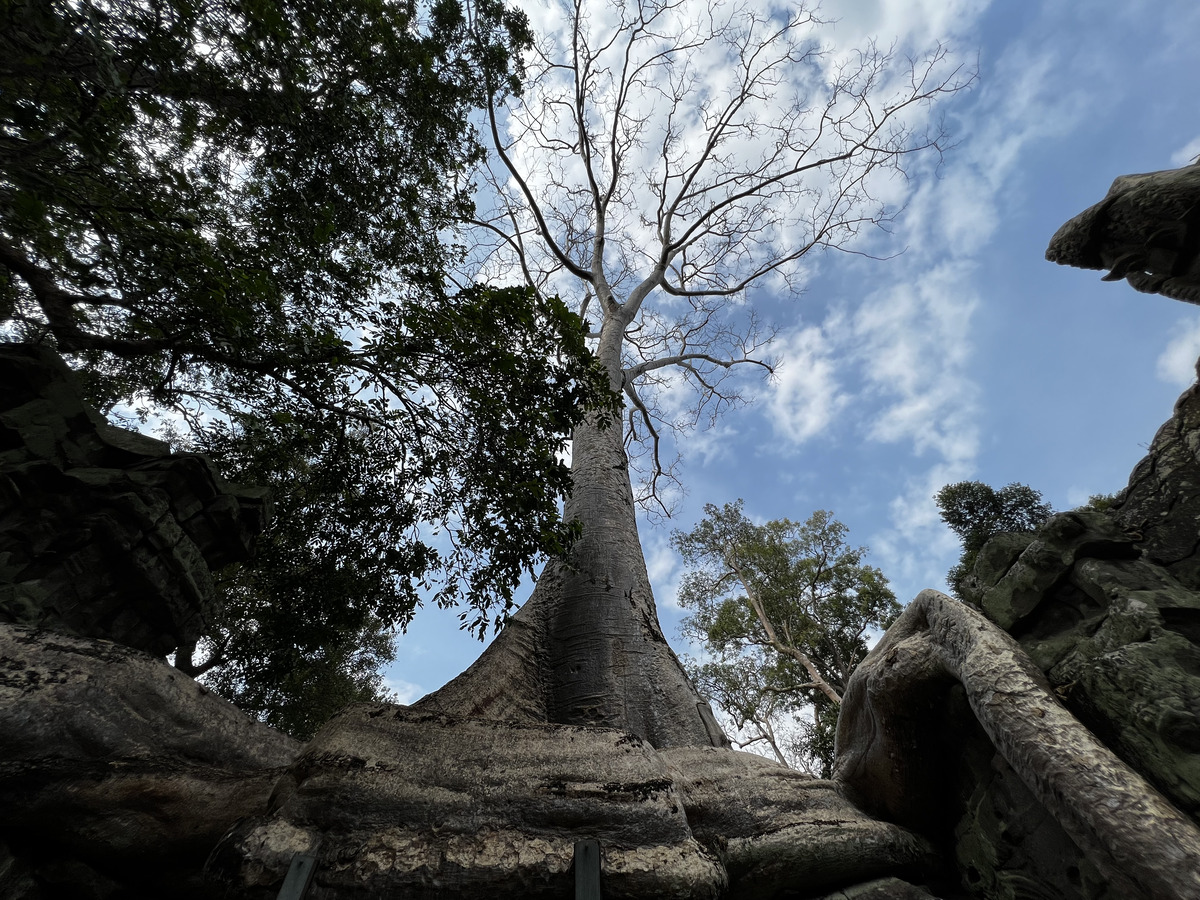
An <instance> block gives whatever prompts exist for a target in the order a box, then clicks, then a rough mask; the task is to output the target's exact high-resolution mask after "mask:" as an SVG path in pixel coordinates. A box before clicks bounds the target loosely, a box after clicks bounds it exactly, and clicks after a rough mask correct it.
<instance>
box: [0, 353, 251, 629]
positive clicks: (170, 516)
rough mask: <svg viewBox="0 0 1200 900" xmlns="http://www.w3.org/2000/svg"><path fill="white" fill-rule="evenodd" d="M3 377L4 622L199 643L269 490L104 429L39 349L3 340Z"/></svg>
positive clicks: (0, 525) (57, 364)
mask: <svg viewBox="0 0 1200 900" xmlns="http://www.w3.org/2000/svg"><path fill="white" fill-rule="evenodd" d="M0 385H3V386H4V387H3V390H2V391H0V622H13V623H17V624H21V625H30V626H41V627H46V628H52V629H54V630H56V631H61V632H68V633H71V634H78V635H81V636H85V637H100V638H106V639H109V640H114V641H118V642H120V643H122V644H126V645H128V646H131V647H138V648H140V649H143V650H149V651H151V652H156V653H168V652H170V651H171V650H173V649H174V648H175V647H177V646H179V645H180V644H182V643H187V642H189V641H194V640H195V639H196V638H197V637H198V636H199V634H200V629H201V624H202V621H203V618H204V616H205V615H206V614H208V613H209V612H210V604H211V603H212V602H213V585H212V577H211V574H210V573H211V571H212V570H215V569H218V568H220V567H222V566H225V565H227V564H229V563H231V562H236V561H238V560H242V559H246V558H248V556H249V554H250V551H251V547H252V544H253V541H254V537H255V536H256V535H257V534H258V533H259V531H261V530H262V527H263V525H264V523H265V520H266V515H267V504H266V501H265V492H263V491H261V490H258V489H253V488H242V487H237V486H234V485H231V484H229V483H228V482H226V481H225V480H224V479H223V478H221V476H220V475H218V474H217V472H216V469H215V468H214V467H213V466H212V464H211V463H209V462H208V460H206V459H204V457H202V456H198V455H195V454H172V453H171V452H170V449H169V448H168V447H167V445H166V444H164V443H162V442H161V441H156V440H153V439H151V438H148V437H146V436H144V435H141V434H137V433H135V432H131V431H125V430H124V429H121V428H116V427H114V426H112V425H109V424H108V423H107V422H106V421H105V420H104V418H103V417H102V416H101V415H100V414H99V413H97V412H96V411H95V410H93V409H91V408H90V407H88V406H87V405H86V404H85V403H84V402H83V400H82V397H81V394H80V390H79V387H78V385H77V384H76V383H75V378H74V375H73V374H72V373H71V372H70V370H69V369H68V368H67V367H66V365H65V364H64V363H63V362H62V360H61V359H59V358H58V357H57V356H56V355H55V354H53V353H51V352H49V351H47V350H42V349H39V348H37V347H30V346H26V345H17V344H0Z"/></svg>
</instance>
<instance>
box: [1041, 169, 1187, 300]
mask: <svg viewBox="0 0 1200 900" xmlns="http://www.w3.org/2000/svg"><path fill="white" fill-rule="evenodd" d="M1046 258H1047V259H1048V260H1050V261H1051V262H1056V263H1060V264H1062V265H1067V266H1079V267H1080V268H1084V269H1108V270H1109V271H1108V274H1107V275H1105V276H1104V280H1105V281H1116V280H1118V279H1121V278H1124V279H1125V280H1126V281H1128V282H1129V284H1130V285H1132V286H1133V287H1134V288H1135V289H1136V290H1139V291H1143V292H1145V293H1154V294H1163V295H1165V296H1167V297H1173V298H1175V299H1176V300H1185V301H1187V302H1188V303H1200V163H1193V164H1192V165H1190V166H1185V167H1183V168H1182V169H1168V170H1165V171H1162V172H1149V173H1146V174H1144V175H1122V176H1121V177H1120V178H1117V179H1116V180H1115V181H1113V183H1112V187H1111V188H1109V190H1108V194H1107V195H1106V196H1105V198H1104V199H1103V200H1102V201H1100V202H1099V203H1097V204H1096V205H1095V206H1092V207H1090V208H1089V209H1086V210H1084V211H1083V212H1082V213H1080V214H1079V215H1077V216H1076V217H1075V218H1073V219H1071V220H1070V221H1069V222H1067V223H1066V224H1065V225H1063V226H1062V228H1060V229H1059V230H1058V231H1057V232H1056V233H1055V235H1054V237H1053V238H1052V239H1051V241H1050V246H1049V248H1048V249H1047V250H1046Z"/></svg>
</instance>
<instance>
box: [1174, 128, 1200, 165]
mask: <svg viewBox="0 0 1200 900" xmlns="http://www.w3.org/2000/svg"><path fill="white" fill-rule="evenodd" d="M1197 157H1200V135H1196V137H1194V138H1192V139H1191V140H1190V141H1188V142H1187V143H1186V144H1184V145H1183V146H1182V147H1180V148H1179V149H1178V150H1176V151H1175V152H1174V153H1172V154H1171V165H1173V166H1186V165H1188V164H1189V163H1192V162H1195V161H1196V159H1197Z"/></svg>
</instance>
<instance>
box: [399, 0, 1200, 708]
mask: <svg viewBox="0 0 1200 900" xmlns="http://www.w3.org/2000/svg"><path fill="white" fill-rule="evenodd" d="M822 14H823V16H824V17H826V18H831V19H833V18H836V19H838V20H839V21H838V23H837V25H835V26H833V29H832V31H833V38H832V39H833V40H834V41H835V42H837V43H838V44H839V45H846V46H851V45H859V44H861V43H862V41H863V39H864V38H866V37H868V36H874V37H875V38H876V39H877V40H878V41H879V43H881V44H884V45H887V44H891V43H893V42H896V43H897V45H898V47H900V48H901V49H903V48H904V47H907V46H914V45H915V46H928V44H930V43H931V42H932V41H934V40H942V41H945V42H946V43H947V44H948V45H949V46H951V47H952V48H953V49H954V50H955V52H956V53H958V54H959V55H960V56H961V57H962V58H963V59H964V60H965V61H967V62H968V63H969V64H977V68H978V73H979V77H978V81H977V82H976V83H975V85H974V86H973V88H972V89H971V90H970V91H968V92H965V93H962V94H959V95H957V96H955V97H954V98H952V99H951V100H950V101H948V102H947V103H945V104H943V106H942V111H943V112H944V113H945V114H946V117H947V123H948V125H949V127H950V130H951V132H952V134H953V137H954V138H955V139H956V141H957V146H956V147H955V148H954V149H953V150H952V151H951V152H950V153H949V154H947V156H946V158H945V159H944V161H943V163H942V165H941V167H940V168H939V169H938V170H937V171H932V170H928V171H919V172H917V173H915V177H914V179H913V181H912V182H911V183H910V184H909V186H908V194H907V198H906V199H907V204H906V208H905V210H904V212H903V214H902V215H901V217H900V219H899V220H898V221H897V223H896V225H895V227H894V229H893V234H892V235H891V236H890V237H889V238H888V239H887V241H886V242H885V243H880V244H878V245H873V249H877V252H888V253H894V252H896V251H898V250H903V251H904V252H903V253H902V254H900V255H899V256H897V257H895V258H893V259H890V260H887V261H879V260H871V259H866V258H864V257H861V256H855V255H849V254H837V253H834V254H826V255H825V256H824V257H823V258H822V259H820V260H819V261H818V262H817V264H816V266H815V267H814V269H813V271H812V273H811V277H810V278H809V279H808V281H807V284H806V286H805V290H804V293H803V295H802V296H800V297H798V298H792V297H782V296H777V295H775V294H773V293H772V292H771V291H770V290H768V289H760V290H758V291H755V292H753V293H752V294H751V295H750V296H749V298H748V299H749V300H750V302H752V303H754V304H755V305H756V307H757V308H759V309H761V310H763V311H764V312H766V313H768V314H769V315H770V316H771V317H772V318H773V319H774V321H775V322H776V324H777V325H779V326H780V328H781V334H780V340H779V343H778V344H777V346H776V348H775V352H776V354H777V355H779V356H780V357H781V359H782V361H783V363H782V365H781V366H780V368H779V372H778V377H777V378H776V379H775V380H774V381H773V382H771V383H766V384H758V383H754V384H752V385H751V387H750V390H751V392H752V393H753V394H754V395H755V397H756V399H755V402H754V403H752V404H751V405H749V406H747V407H745V408H742V409H738V410H734V411H732V412H730V413H728V414H726V415H725V416H724V417H723V418H722V419H721V420H720V421H719V422H718V424H717V425H716V426H715V427H714V428H713V429H710V430H708V431H702V432H697V433H695V434H693V435H691V437H690V438H688V439H686V440H685V441H684V442H683V443H682V444H681V446H680V449H681V451H682V453H683V461H682V468H681V481H682V484H683V485H684V487H685V488H686V494H685V495H684V496H683V497H682V498H681V500H680V502H679V504H678V508H677V509H676V510H675V513H674V518H673V519H672V520H669V521H667V522H665V523H657V524H656V523H651V522H647V521H643V522H642V523H641V529H642V531H641V535H642V543H643V546H644V548H645V551H646V556H647V561H648V564H649V567H650V573H651V578H652V581H653V583H654V586H655V593H656V598H657V600H658V606H659V616H660V618H661V620H662V625H663V629H664V631H665V632H666V634H667V636H668V638H669V639H670V640H671V641H672V643H673V645H674V646H675V647H676V649H677V650H686V649H687V648H685V647H684V646H683V645H682V642H681V641H680V639H679V638H678V636H677V633H676V631H677V627H678V622H679V620H680V617H681V615H682V613H681V612H680V610H679V609H678V608H677V606H676V605H675V602H674V596H675V585H676V584H677V582H678V579H679V577H680V575H681V574H682V573H681V569H680V561H679V560H678V559H677V557H676V556H675V555H674V553H673V552H672V551H671V549H670V546H669V539H670V532H671V530H672V528H681V529H689V528H691V527H692V525H694V524H695V522H696V521H697V520H698V519H699V518H700V516H701V515H702V509H703V506H704V504H705V503H716V504H723V503H727V502H732V501H733V500H736V499H737V498H739V497H740V498H743V499H744V500H745V505H746V512H747V514H749V515H750V516H752V517H753V518H756V519H760V520H766V519H775V518H784V517H786V518H791V519H794V520H800V521H803V520H804V519H805V518H807V517H808V515H809V514H810V513H811V512H812V511H813V510H815V509H829V510H832V511H833V512H834V514H835V515H836V516H837V517H838V518H839V519H841V520H842V521H843V522H845V523H846V524H847V525H848V526H849V529H850V540H851V542H853V543H855V544H865V545H867V546H869V547H870V548H871V554H870V557H869V559H870V561H871V562H872V563H873V564H874V565H877V566H879V567H880V568H882V569H883V571H884V573H885V574H886V575H887V576H888V577H889V579H890V580H891V582H892V586H893V589H894V590H895V591H896V594H897V596H898V597H899V598H900V599H901V600H902V601H904V602H906V601H907V600H909V599H911V598H912V597H913V596H915V595H916V593H917V592H918V591H920V590H921V589H922V588H926V587H934V588H944V575H945V572H946V570H947V569H948V568H949V567H950V566H951V565H952V564H953V563H954V562H955V561H956V559H957V557H958V545H957V543H956V541H955V539H954V537H953V535H951V534H950V533H949V531H948V530H947V529H945V528H944V526H942V525H941V523H940V521H939V519H938V517H937V511H936V508H935V507H934V505H933V501H932V494H933V493H934V491H936V490H937V489H938V488H939V487H941V486H942V485H943V484H946V483H948V482H952V481H960V480H964V479H977V480H981V481H985V482H988V483H990V484H993V485H995V486H1000V485H1003V484H1007V483H1009V482H1012V481H1020V482H1024V483H1026V484H1029V485H1031V486H1033V487H1035V488H1037V489H1039V490H1041V491H1042V492H1043V493H1044V495H1045V496H1046V499H1047V500H1049V501H1050V502H1051V503H1052V504H1053V505H1054V506H1055V508H1057V509H1066V508H1070V507H1072V506H1077V505H1079V504H1081V503H1083V502H1086V500H1087V497H1088V496H1089V495H1090V494H1093V493H1099V492H1104V493H1108V492H1112V491H1115V490H1117V489H1119V488H1121V487H1123V486H1124V484H1125V482H1126V480H1127V478H1128V475H1129V471H1130V469H1131V468H1132V467H1133V465H1134V464H1135V463H1136V462H1137V460H1138V459H1140V458H1141V456H1142V455H1143V454H1144V453H1145V448H1146V445H1147V444H1148V443H1149V441H1150V440H1151V438H1152V437H1153V436H1154V433H1155V431H1156V429H1157V428H1158V427H1159V425H1161V424H1162V423H1163V422H1164V421H1165V420H1166V419H1167V417H1168V416H1169V415H1170V413H1171V408H1172V404H1173V403H1174V400H1175V398H1176V397H1177V396H1178V394H1179V393H1180V392H1181V391H1182V390H1183V389H1184V388H1185V387H1186V386H1187V385H1188V384H1189V383H1190V381H1191V379H1192V377H1193V373H1192V364H1193V362H1194V361H1195V359H1196V357H1197V355H1200V309H1197V308H1195V307H1192V306H1189V305H1187V304H1183V303H1179V302H1177V301H1173V300H1169V299H1167V298H1163V297H1157V296H1148V295H1142V294H1138V293H1136V292H1135V291H1134V290H1133V289H1132V288H1130V287H1128V285H1126V284H1125V283H1124V282H1121V283H1119V284H1108V283H1102V282H1101V281H1100V273H1098V272H1090V271H1083V270H1078V269H1066V268H1063V267H1060V266H1056V265H1053V264H1051V263H1048V262H1046V261H1045V260H1044V258H1043V254H1044V252H1045V248H1046V244H1047V243H1048V241H1049V239H1050V237H1051V235H1052V234H1053V233H1054V231H1055V230H1056V229H1057V228H1058V226H1059V225H1061V224H1062V223H1063V222H1064V221H1066V220H1067V219H1069V218H1070V217H1072V216H1074V215H1075V214H1076V213H1078V212H1080V211H1082V210H1083V209H1084V208H1085V207H1087V206H1090V205H1092V204H1093V203H1095V202H1097V201H1098V200H1100V199H1101V198H1102V197H1103V195H1104V193H1105V192H1106V191H1107V190H1108V186H1109V184H1110V183H1111V182H1112V180H1113V178H1115V177H1116V176H1118V175H1123V174H1128V173H1132V172H1146V171H1154V170H1157V169H1165V168H1172V167H1175V166H1179V165H1184V164H1186V163H1187V162H1188V161H1190V160H1191V159H1192V158H1194V157H1195V156H1197V155H1200V53H1197V52H1196V51H1195V44H1196V38H1197V36H1200V5H1198V4H1196V3H1195V2H1194V0H1159V2H1108V0H1093V2H1088V3H1086V4H1085V3H1077V2H1066V0H1062V2H1054V0H1042V2H1035V0H1025V2H1008V3H1003V4H1001V3H990V4H989V3H987V2H984V0H894V2H891V0H873V2H866V0H863V2H849V3H845V2H843V3H837V2H833V0H830V2H827V3H826V4H825V5H824V6H823V8H822ZM535 19H536V16H535ZM457 626H458V622H457V618H456V617H455V615H454V613H453V612H442V611H438V610H436V609H428V608H427V609H424V610H422V611H420V612H418V614H417V616H416V618H415V620H414V622H413V623H412V625H411V626H410V628H409V631H408V633H407V634H404V635H401V636H400V637H399V639H398V658H397V661H396V663H395V664H394V665H393V666H392V667H391V668H390V669H389V670H388V672H387V678H388V682H389V684H390V685H391V686H392V687H393V688H394V689H395V690H397V692H398V693H399V694H400V697H401V699H402V700H404V701H411V700H413V699H416V697H418V696H420V695H421V694H423V693H425V692H428V691H431V690H434V689H436V688H437V687H439V686H440V685H442V684H443V683H445V682H446V681H447V680H449V679H450V678H452V677H453V676H454V675H456V674H457V673H458V672H460V671H461V670H462V669H464V668H466V666H468V665H469V664H470V663H471V662H472V661H473V660H474V659H475V657H476V656H477V655H478V654H479V652H480V651H481V650H482V646H481V645H480V643H479V642H478V641H476V640H473V639H472V638H470V637H469V636H467V635H466V634H465V633H463V632H460V631H458V627H457Z"/></svg>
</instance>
